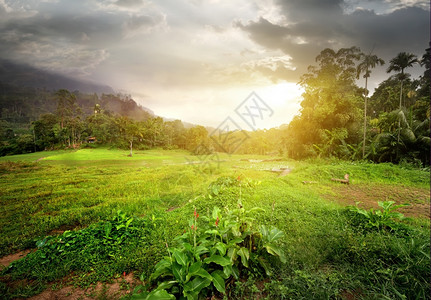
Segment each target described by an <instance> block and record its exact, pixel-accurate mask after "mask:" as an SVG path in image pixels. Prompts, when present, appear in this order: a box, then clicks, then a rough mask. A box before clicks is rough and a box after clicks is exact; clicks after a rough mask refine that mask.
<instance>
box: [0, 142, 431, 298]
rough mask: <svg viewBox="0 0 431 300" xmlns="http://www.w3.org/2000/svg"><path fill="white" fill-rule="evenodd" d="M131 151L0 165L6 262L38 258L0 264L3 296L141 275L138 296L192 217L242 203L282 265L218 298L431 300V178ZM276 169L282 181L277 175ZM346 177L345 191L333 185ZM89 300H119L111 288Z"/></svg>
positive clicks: (335, 165)
mask: <svg viewBox="0 0 431 300" xmlns="http://www.w3.org/2000/svg"><path fill="white" fill-rule="evenodd" d="M128 154H129V152H128V151H124V150H118V149H107V148H94V149H93V148H90V149H80V150H76V151H72V150H71V151H52V152H38V153H31V154H23V155H16V156H6V157H1V158H0V203H1V206H0V244H1V246H0V257H6V256H8V255H10V254H13V253H16V252H18V251H22V250H26V249H31V252H30V254H28V255H27V256H26V257H25V258H22V259H20V260H18V261H15V262H14V263H12V264H11V265H9V266H7V267H6V266H4V267H2V268H3V269H2V270H1V271H0V295H1V296H2V297H0V298H2V299H13V298H27V297H30V296H33V295H37V294H39V293H41V292H42V291H44V290H59V289H61V288H64V287H66V286H73V287H75V288H76V289H84V290H91V287H92V286H95V285H96V284H97V283H98V282H103V283H107V284H109V283H110V282H112V280H114V279H122V278H123V276H124V274H133V277H134V278H135V279H136V280H135V281H134V282H135V283H134V284H130V283H128V282H126V281H125V280H123V281H122V282H123V284H122V285H121V290H123V291H125V292H126V293H125V295H124V296H122V297H123V298H125V299H128V298H131V297H132V296H131V295H132V294H133V292H131V293H127V291H131V290H133V288H134V287H135V285H137V284H143V285H144V284H148V282H149V278H150V275H151V273H152V272H153V271H154V267H155V265H156V264H157V262H158V261H159V260H160V259H162V257H163V256H167V255H168V250H167V248H166V244H168V245H176V243H178V242H177V241H176V240H175V237H176V236H179V235H182V234H183V233H184V232H185V229H186V228H188V227H189V224H190V223H189V219H191V218H193V212H194V210H195V209H196V211H197V212H198V213H199V214H200V215H201V216H209V215H210V214H211V211H212V210H213V208H214V207H219V208H220V209H221V210H222V211H223V209H224V208H228V209H230V210H232V209H235V208H237V207H238V205H239V204H240V205H242V206H243V207H244V208H245V209H246V210H250V209H252V208H254V207H259V208H261V210H259V211H256V212H254V213H251V214H250V216H251V217H252V224H253V226H255V227H256V228H257V227H258V226H259V225H267V226H275V227H277V228H278V229H280V230H281V231H283V232H284V235H283V237H282V238H281V240H280V241H279V242H278V245H279V246H280V248H281V249H282V250H283V252H284V255H285V257H286V262H285V263H280V262H279V261H277V260H276V259H270V260H269V262H270V269H271V271H272V272H271V275H270V276H269V277H268V276H264V275H263V274H261V272H259V270H257V269H256V270H255V269H253V268H252V267H251V266H250V267H249V268H244V273H243V274H246V276H244V277H242V278H240V279H239V280H230V281H229V282H227V283H226V292H225V293H216V294H215V297H216V298H215V299H223V298H226V299H429V298H430V286H429V276H430V254H429V253H430V219H429V216H430V195H429V190H430V172H429V169H417V168H414V167H413V166H410V165H392V164H371V163H365V162H346V161H339V160H309V161H294V160H287V159H284V158H281V157H269V156H258V155H253V156H247V155H231V156H229V155H227V154H219V155H218V156H217V160H214V157H212V158H211V157H197V156H191V155H190V154H189V153H188V152H184V151H180V150H161V149H160V150H148V151H135V152H134V155H133V157H128ZM280 168H286V169H288V171H287V172H285V174H283V175H285V176H280V174H279V172H273V170H274V169H280ZM346 173H347V174H349V175H350V185H344V184H340V183H339V182H335V181H332V180H331V178H343V176H344V174H346ZM357 201H359V202H361V203H360V204H358V205H359V207H360V208H362V209H363V210H362V211H366V212H369V211H370V209H373V210H378V209H381V207H379V206H378V203H377V202H378V201H394V202H395V203H396V204H402V203H408V204H409V206H405V207H400V208H399V209H397V210H396V211H397V212H401V213H403V214H404V215H405V216H406V217H408V218H407V219H403V220H401V221H399V220H398V219H396V216H395V215H388V218H387V219H385V220H383V217H382V219H381V220H380V221H382V220H383V221H382V224H383V225H382V226H380V225H375V223H373V222H374V221H375V219H372V218H368V219H367V218H365V219H364V217H363V216H364V214H362V213H355V212H354V211H353V210H349V209H348V208H346V207H347V206H348V205H353V206H354V205H355V202H357ZM384 222H389V223H384ZM107 224H108V225H107ZM109 224H110V225H109ZM112 226H113V227H112ZM122 226H123V227H125V226H126V229H127V228H129V226H130V228H134V229H133V230H126V231H121V232H120V229H121V228H122ZM112 228H117V231H115V230H114V229H112ZM46 237H48V238H46ZM56 237H57V238H56ZM50 241H51V242H50ZM36 249H37V250H36ZM138 279H139V280H138ZM150 287H151V288H154V287H155V286H154V285H153V286H150ZM86 296H89V297H92V298H98V299H106V298H110V296H109V295H106V294H104V293H103V290H102V291H100V292H98V293H94V292H93V293H90V292H89V293H88V295H87V294H86ZM205 297H206V298H207V299H210V297H211V295H203V299H205ZM111 298H112V299H114V298H118V297H117V296H115V297H114V296H111ZM135 298H136V299H137V297H135ZM211 299H213V298H211Z"/></svg>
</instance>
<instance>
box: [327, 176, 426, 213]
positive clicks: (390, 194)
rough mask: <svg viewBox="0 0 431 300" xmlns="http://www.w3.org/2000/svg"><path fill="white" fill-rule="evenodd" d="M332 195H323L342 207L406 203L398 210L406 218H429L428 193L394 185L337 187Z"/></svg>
mask: <svg viewBox="0 0 431 300" xmlns="http://www.w3.org/2000/svg"><path fill="white" fill-rule="evenodd" d="M332 192H333V193H324V194H322V196H323V197H324V198H327V199H330V200H335V201H338V202H340V203H342V204H344V205H355V203H356V202H358V201H359V202H361V203H360V204H359V206H360V207H362V208H366V209H369V208H380V207H379V206H378V204H377V202H378V201H395V203H396V204H402V203H408V204H410V205H409V206H406V207H402V208H400V209H399V211H400V212H401V213H403V214H404V215H406V216H407V217H416V218H430V191H429V190H428V189H423V188H413V187H406V186H394V185H369V184H357V185H337V186H334V187H333V188H332Z"/></svg>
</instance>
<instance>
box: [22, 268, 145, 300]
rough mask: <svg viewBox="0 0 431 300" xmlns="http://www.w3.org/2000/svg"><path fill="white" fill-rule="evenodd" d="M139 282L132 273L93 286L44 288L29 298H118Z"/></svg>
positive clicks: (49, 299) (72, 299)
mask: <svg viewBox="0 0 431 300" xmlns="http://www.w3.org/2000/svg"><path fill="white" fill-rule="evenodd" d="M138 283H139V281H138V280H137V279H135V278H134V276H133V274H132V273H130V274H127V275H126V276H121V278H117V279H114V282H113V283H101V282H98V283H97V284H96V285H95V286H94V287H90V288H88V289H80V288H76V287H72V286H66V287H63V288H60V289H56V290H52V289H50V288H49V289H46V290H45V291H43V292H42V293H40V294H39V295H36V296H33V297H31V298H28V299H31V300H78V299H79V300H90V299H120V298H121V297H123V296H125V295H127V294H129V293H130V292H131V291H132V290H133V288H134V287H135V286H136V285H137V284H138Z"/></svg>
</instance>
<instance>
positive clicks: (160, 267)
mask: <svg viewBox="0 0 431 300" xmlns="http://www.w3.org/2000/svg"><path fill="white" fill-rule="evenodd" d="M165 273H172V271H171V263H170V262H168V261H167V260H165V259H162V260H161V261H159V262H158V263H157V265H156V266H155V270H154V272H153V274H151V276H150V280H152V279H156V278H157V277H159V276H160V275H162V274H165Z"/></svg>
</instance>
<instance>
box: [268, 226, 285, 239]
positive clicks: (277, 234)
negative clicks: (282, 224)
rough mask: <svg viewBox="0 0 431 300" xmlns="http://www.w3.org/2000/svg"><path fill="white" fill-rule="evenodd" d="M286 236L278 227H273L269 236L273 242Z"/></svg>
mask: <svg viewBox="0 0 431 300" xmlns="http://www.w3.org/2000/svg"><path fill="white" fill-rule="evenodd" d="M283 236H284V232H283V231H281V230H279V229H277V228H273V229H271V231H270V232H269V236H268V242H270V243H272V242H274V241H277V240H279V239H281V238H282V237H283Z"/></svg>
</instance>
